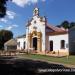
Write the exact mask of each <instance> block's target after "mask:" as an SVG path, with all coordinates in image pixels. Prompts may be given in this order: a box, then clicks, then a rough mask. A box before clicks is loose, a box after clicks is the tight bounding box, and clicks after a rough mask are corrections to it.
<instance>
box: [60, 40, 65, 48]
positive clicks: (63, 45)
mask: <svg viewBox="0 0 75 75" xmlns="http://www.w3.org/2000/svg"><path fill="white" fill-rule="evenodd" d="M64 48H65V40H61V49H64Z"/></svg>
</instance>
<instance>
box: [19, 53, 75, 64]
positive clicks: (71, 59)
mask: <svg viewBox="0 0 75 75" xmlns="http://www.w3.org/2000/svg"><path fill="white" fill-rule="evenodd" d="M20 57H22V58H28V59H40V60H45V61H49V62H57V63H62V64H70V65H75V56H74V55H73V56H72V55H71V56H69V58H68V59H67V57H50V56H46V55H37V54H28V55H27V54H24V55H20Z"/></svg>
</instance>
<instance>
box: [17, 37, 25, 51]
mask: <svg viewBox="0 0 75 75" xmlns="http://www.w3.org/2000/svg"><path fill="white" fill-rule="evenodd" d="M25 41H26V39H25V38H18V39H17V43H19V42H20V47H19V46H18V45H17V50H21V49H24V42H25Z"/></svg>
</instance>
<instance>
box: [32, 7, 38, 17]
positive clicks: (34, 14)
mask: <svg viewBox="0 0 75 75" xmlns="http://www.w3.org/2000/svg"><path fill="white" fill-rule="evenodd" d="M33 16H39V9H38V8H37V7H36V8H34V10H33Z"/></svg>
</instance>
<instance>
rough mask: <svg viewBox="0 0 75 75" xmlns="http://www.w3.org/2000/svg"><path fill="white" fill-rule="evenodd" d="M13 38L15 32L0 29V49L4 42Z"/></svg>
mask: <svg viewBox="0 0 75 75" xmlns="http://www.w3.org/2000/svg"><path fill="white" fill-rule="evenodd" d="M12 38H13V33H12V32H11V31H8V30H1V31H0V49H3V48H4V43H5V42H6V41H8V40H10V39H12Z"/></svg>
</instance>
